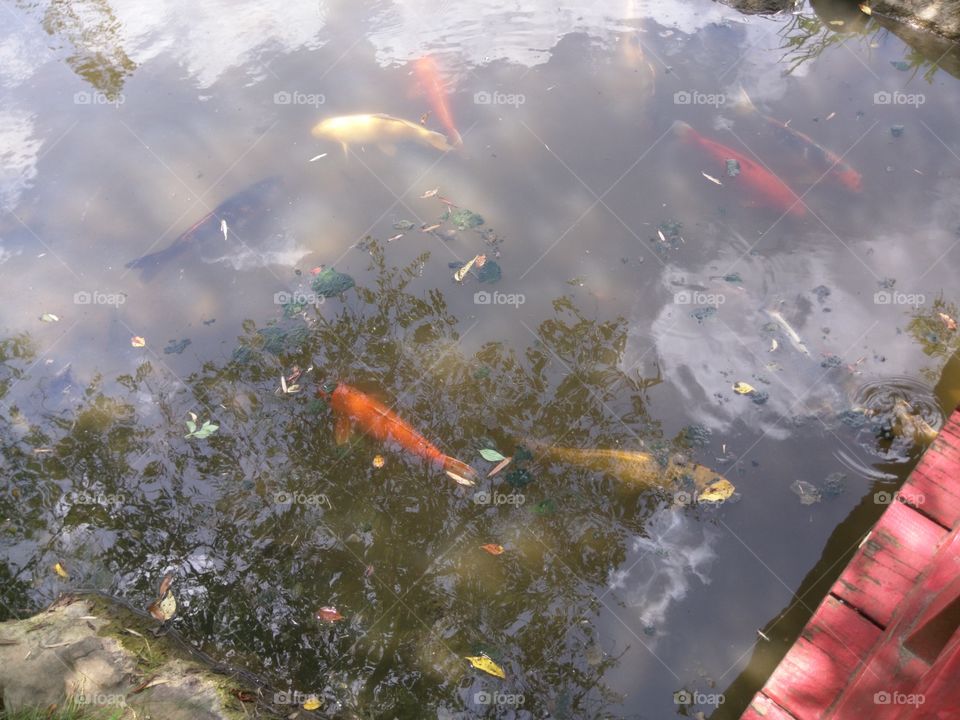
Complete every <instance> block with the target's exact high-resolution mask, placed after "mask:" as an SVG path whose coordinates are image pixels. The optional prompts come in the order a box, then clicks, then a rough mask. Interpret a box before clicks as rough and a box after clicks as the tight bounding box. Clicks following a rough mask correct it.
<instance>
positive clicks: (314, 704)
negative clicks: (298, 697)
mask: <svg viewBox="0 0 960 720" xmlns="http://www.w3.org/2000/svg"><path fill="white" fill-rule="evenodd" d="M319 707H320V701H319V700H318V699H317V696H316V695H311V696H310V697H308V698H307V699H306V700H304V701H303V709H304V710H317V709H318V708H319Z"/></svg>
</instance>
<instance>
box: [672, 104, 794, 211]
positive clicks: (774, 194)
mask: <svg viewBox="0 0 960 720" xmlns="http://www.w3.org/2000/svg"><path fill="white" fill-rule="evenodd" d="M673 128H674V132H676V134H677V135H678V136H679V137H680V138H681V139H682V140H683V141H684V142H686V143H688V144H690V145H696V146H697V147H699V148H700V149H701V150H705V151H706V153H707V154H708V155H709V156H710V157H711V158H712V159H713V160H716V161H717V162H718V163H725V162H726V161H727V160H736V161H737V162H738V163H739V164H740V175H739V176H738V177H737V178H731V179H734V180H735V181H736V182H737V183H740V184H742V185H744V186H745V187H747V188H748V189H749V190H750V192H751V193H752V194H753V195H755V196H756V197H758V198H761V199H762V200H764V201H765V202H766V203H767V204H769V205H771V206H772V207H775V208H777V209H779V210H782V211H783V212H787V213H790V214H791V215H793V216H795V217H803V216H804V215H806V214H807V209H806V207H804V205H803V203H802V202H801V201H800V198H799V196H798V195H797V194H796V193H795V192H794V191H793V190H791V189H790V187H789V186H788V185H787V184H786V183H785V182H784V181H783V180H781V179H780V178H778V177H777V176H776V175H774V174H773V173H772V172H770V171H769V170H767V169H766V168H765V167H763V166H762V165H760V164H759V163H758V162H756V161H754V160H752V159H751V158H749V157H747V156H746V155H744V154H743V153H740V152H737V151H736V150H734V149H733V148H730V147H727V146H726V145H723V144H721V143H718V142H717V141H716V140H711V139H710V138H707V137H704V136H703V135H701V134H700V133H698V132H697V131H696V130H694V129H693V128H692V127H690V126H689V125H687V123H685V122H683V121H681V120H678V121H677V122H675V123H674V124H673Z"/></svg>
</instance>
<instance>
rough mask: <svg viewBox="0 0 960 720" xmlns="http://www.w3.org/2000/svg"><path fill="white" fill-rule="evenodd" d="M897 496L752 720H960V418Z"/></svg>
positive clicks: (756, 703)
mask: <svg viewBox="0 0 960 720" xmlns="http://www.w3.org/2000/svg"><path fill="white" fill-rule="evenodd" d="M897 495H898V500H897V501H896V502H894V503H892V504H891V505H890V507H888V508H887V509H886V511H885V512H884V514H883V516H882V517H881V519H880V520H879V521H878V522H877V524H876V525H875V526H874V528H873V530H872V531H871V533H870V535H869V537H868V539H867V541H866V542H865V543H863V544H862V545H861V547H860V548H859V550H858V551H857V554H856V555H855V556H854V558H853V559H852V560H851V561H850V564H849V565H848V566H847V567H846V568H845V569H844V571H843V573H842V574H841V575H840V578H839V579H838V580H837V582H836V583H835V584H834V586H833V587H832V588H831V590H830V593H829V594H828V595H827V597H826V598H825V599H824V601H823V602H822V603H821V604H820V606H819V607H818V608H817V611H816V612H815V613H814V615H813V617H812V618H810V621H809V622H808V623H807V626H806V627H805V628H804V630H803V632H802V633H801V635H800V637H799V638H798V639H797V641H796V642H795V643H794V645H793V647H792V648H791V649H790V652H789V653H787V655H786V657H784V658H783V660H782V661H781V663H780V665H778V666H777V668H776V670H775V671H774V672H773V674H772V675H771V676H770V678H769V679H768V681H767V683H766V685H765V686H764V687H763V689H762V690H761V691H760V692H758V693H757V694H756V695H755V696H754V698H753V700H752V702H751V703H750V706H749V707H748V708H747V710H746V711H745V712H744V714H743V715H742V716H741V720H767V719H769V720H807V719H808V718H809V719H810V720H813V719H814V718H815V719H816V720H821V718H822V719H824V720H848V719H849V720H854V719H856V720H860V718H870V720H906V719H907V718H910V719H911V720H914V719H917V720H960V681H958V679H960V626H958V615H960V409H958V410H957V411H955V412H954V413H953V414H952V415H951V416H950V418H949V419H948V421H947V423H946V424H945V425H944V428H943V430H942V431H941V433H940V434H939V436H938V437H937V439H936V440H935V441H934V442H933V444H932V445H931V446H930V448H929V449H928V450H927V452H926V453H925V454H924V456H923V458H922V459H921V461H920V463H919V464H918V465H917V467H916V469H915V470H914V471H913V473H911V475H910V477H909V478H908V479H907V482H906V483H904V485H903V487H902V488H901V490H900V492H899V493H898V494H897ZM901 500H902V501H901ZM911 506H912V507H911ZM878 693H879V694H878ZM884 693H886V694H887V695H884ZM896 693H900V695H896ZM921 696H922V701H921ZM886 697H890V698H899V699H900V700H901V702H896V701H891V702H888V703H885V702H884V701H883V700H884V698H886ZM910 698H912V699H913V702H912V704H911V702H908V701H904V700H909V699H910Z"/></svg>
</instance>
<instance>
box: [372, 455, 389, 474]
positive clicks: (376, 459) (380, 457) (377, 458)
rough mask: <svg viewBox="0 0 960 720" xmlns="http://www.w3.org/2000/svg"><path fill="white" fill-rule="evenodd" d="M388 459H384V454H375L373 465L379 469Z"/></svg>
mask: <svg viewBox="0 0 960 720" xmlns="http://www.w3.org/2000/svg"><path fill="white" fill-rule="evenodd" d="M385 463H386V460H384V459H383V455H374V456H373V466H374V467H375V468H377V469H378V470H379V469H380V468H382V467H383V466H384V464H385Z"/></svg>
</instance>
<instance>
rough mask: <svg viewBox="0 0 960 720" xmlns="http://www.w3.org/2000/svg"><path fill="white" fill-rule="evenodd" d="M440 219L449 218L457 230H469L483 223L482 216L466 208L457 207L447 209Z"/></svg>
mask: <svg viewBox="0 0 960 720" xmlns="http://www.w3.org/2000/svg"><path fill="white" fill-rule="evenodd" d="M440 219H441V220H449V221H450V222H451V223H452V224H453V225H454V227H456V228H457V229H458V230H469V229H470V228H475V227H479V226H480V225H483V217H481V216H480V215H477V213H475V212H473V211H471V210H467V209H466V208H457V209H456V210H454V211H453V212H450V211H449V210H447V211H446V212H445V213H444V214H443V216H442V217H441V218H440Z"/></svg>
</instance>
